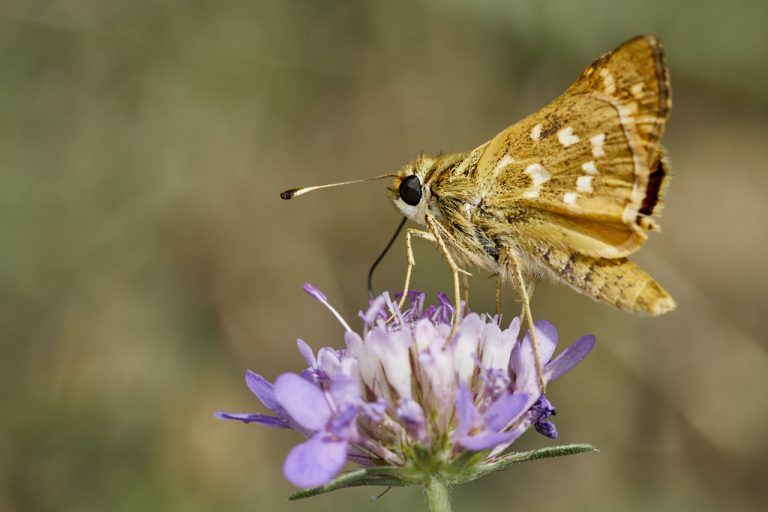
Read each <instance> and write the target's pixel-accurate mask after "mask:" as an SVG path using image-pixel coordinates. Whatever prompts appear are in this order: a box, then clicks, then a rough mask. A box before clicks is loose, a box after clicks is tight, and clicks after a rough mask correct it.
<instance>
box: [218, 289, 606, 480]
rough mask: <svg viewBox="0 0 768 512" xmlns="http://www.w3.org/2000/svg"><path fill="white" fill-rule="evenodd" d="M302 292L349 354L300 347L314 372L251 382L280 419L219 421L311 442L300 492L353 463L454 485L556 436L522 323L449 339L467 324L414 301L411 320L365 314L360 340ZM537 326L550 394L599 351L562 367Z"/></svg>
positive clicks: (584, 344) (581, 342)
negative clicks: (528, 440)
mask: <svg viewBox="0 0 768 512" xmlns="http://www.w3.org/2000/svg"><path fill="white" fill-rule="evenodd" d="M304 289H305V290H306V291H307V292H308V293H309V294H310V295H312V296H313V297H314V298H316V299H317V300H319V301H320V302H322V303H323V304H325V305H326V306H327V307H328V308H329V309H330V310H331V311H332V312H333V314H334V315H335V316H336V317H337V318H338V319H339V321H340V322H341V323H342V325H343V326H344V328H345V330H346V332H345V333H344V348H341V349H334V348H330V347H323V348H321V349H320V350H318V352H317V354H315V353H314V352H313V351H312V349H311V348H310V347H309V345H308V344H307V343H305V342H304V341H302V340H298V348H299V352H300V353H301V355H302V356H303V357H304V360H305V361H306V364H307V368H306V369H304V370H303V371H301V372H300V373H284V374H282V375H280V376H279V377H278V378H277V379H276V380H275V383H274V384H270V383H269V382H268V381H267V380H265V379H264V378H263V377H261V376H260V375H258V374H257V373H254V372H252V371H250V370H249V371H248V372H247V373H246V383H247V385H248V387H249V388H250V389H251V391H252V392H253V393H254V394H255V395H256V396H257V398H259V400H261V402H262V403H263V404H264V406H265V407H267V409H269V410H270V411H272V414H271V415H265V414H240V413H238V414H234V413H226V412H219V413H216V416H217V417H219V418H222V419H231V420H239V421H242V422H245V423H251V422H254V423H260V424H262V425H265V426H269V427H277V428H291V429H294V430H297V431H298V432H300V433H301V434H302V435H304V436H305V437H307V438H308V440H307V441H305V442H303V443H301V444H299V445H298V446H296V447H295V448H293V449H292V450H291V452H290V453H289V454H288V457H287V458H286V460H285V465H284V473H285V476H286V478H287V479H288V480H289V481H290V482H291V483H293V484H295V485H297V486H299V487H315V486H320V485H323V484H326V483H328V482H329V481H330V480H331V479H332V478H333V477H334V476H336V475H337V474H338V473H339V471H340V470H341V468H342V467H343V466H344V464H345V462H346V461H348V460H349V461H353V462H356V463H358V464H360V465H362V466H364V467H368V468H372V467H380V466H386V467H390V468H399V470H400V473H399V477H400V478H402V479H404V480H411V481H414V482H418V481H420V480H421V479H423V478H426V477H427V476H428V475H426V473H429V474H430V475H432V476H434V473H435V472H437V473H441V474H443V476H444V477H445V479H446V480H449V481H450V480H451V478H452V475H454V476H455V475H457V474H460V473H461V472H462V471H465V472H466V469H467V468H466V466H467V465H468V464H470V465H472V466H474V467H481V468H482V466H484V465H486V466H488V465H492V464H493V463H494V462H495V461H497V460H498V459H499V458H500V457H502V456H503V455H504V454H505V451H506V450H507V448H508V447H509V446H510V445H511V444H512V443H513V442H514V441H515V440H516V439H517V438H518V437H520V435H522V434H523V432H525V431H526V430H527V429H528V428H530V427H531V426H533V427H534V428H535V430H536V431H538V432H539V433H541V434H543V435H545V436H547V437H550V438H556V437H557V435H558V434H557V430H556V428H555V426H554V424H553V423H552V422H551V421H550V420H549V418H550V417H551V416H552V415H554V414H555V408H554V407H553V406H552V404H550V402H549V401H548V400H547V398H546V397H545V396H544V395H542V394H541V390H540V388H539V382H538V378H537V372H536V364H535V359H534V353H533V346H532V343H531V337H530V333H527V334H526V335H525V336H524V337H523V338H522V339H519V334H520V318H519V317H516V318H514V319H513V320H512V321H511V323H509V324H508V325H502V324H501V321H500V318H499V317H497V316H489V315H480V314H477V313H459V314H461V318H460V322H459V326H458V329H457V330H456V332H455V333H454V334H453V336H451V337H450V339H448V336H449V334H450V331H451V326H452V322H453V315H455V314H457V313H456V311H455V308H454V307H453V305H452V304H451V303H450V302H449V301H448V299H447V297H446V296H445V295H444V294H439V296H438V299H439V300H438V304H436V305H427V306H425V296H424V294H420V293H412V294H410V297H409V299H410V305H409V306H408V307H407V308H406V309H404V310H401V309H400V308H399V307H398V306H397V304H396V303H395V302H394V301H392V300H391V299H390V297H389V296H388V294H386V293H385V294H383V295H380V296H379V297H377V298H375V299H373V300H372V301H371V302H370V304H369V307H368V309H367V310H366V311H364V312H361V313H360V318H361V320H362V323H363V327H362V333H357V332H355V331H353V330H352V329H351V328H350V327H349V325H348V324H347V323H346V322H345V321H344V319H343V318H342V317H341V316H340V315H339V314H338V312H336V311H335V310H334V309H333V308H332V307H331V306H330V304H329V303H328V300H327V298H326V297H325V295H323V294H322V293H321V292H320V291H319V290H317V289H316V288H314V287H312V286H311V285H309V284H307V285H305V287H304ZM535 325H536V340H537V343H538V345H539V354H540V357H541V362H542V365H543V377H544V382H545V383H549V382H551V381H554V380H557V379H558V378H560V377H561V376H562V375H563V374H564V373H566V372H567V371H569V370H570V369H571V368H573V367H574V366H575V365H576V364H577V363H578V362H579V361H581V360H582V359H583V358H584V357H585V356H586V355H587V354H588V353H589V351H590V350H591V349H592V347H593V345H594V342H595V339H594V337H593V336H584V337H582V338H580V339H578V340H577V341H576V342H575V343H573V344H572V345H571V346H569V347H568V348H566V349H565V350H563V351H562V352H561V353H560V354H559V355H558V356H557V357H554V358H553V357H552V356H553V354H554V352H555V347H556V344H557V331H556V330H555V327H554V326H553V325H552V324H550V323H549V322H545V321H539V322H536V324H535ZM478 454H479V456H478Z"/></svg>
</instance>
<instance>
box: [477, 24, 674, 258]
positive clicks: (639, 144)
mask: <svg viewBox="0 0 768 512" xmlns="http://www.w3.org/2000/svg"><path fill="white" fill-rule="evenodd" d="M670 105H671V103H670V88H669V77H668V71H667V67H666V64H665V63H664V57H663V52H662V48H661V45H660V43H659V41H658V40H657V39H656V38H655V37H653V36H641V37H637V38H635V39H632V40H630V41H628V42H626V43H624V44H623V45H622V46H620V47H619V48H617V49H616V50H614V51H613V52H610V53H608V54H606V55H604V56H603V57H601V58H599V59H598V60H596V61H595V62H594V63H593V64H591V65H590V66H589V67H588V68H587V69H586V70H584V72H583V73H582V74H581V76H580V77H579V78H578V79H577V81H576V82H575V83H574V84H573V85H572V86H571V87H570V88H569V89H568V90H567V91H566V92H565V93H564V94H563V95H561V96H560V97H559V98H557V99H556V100H554V101H553V102H552V103H550V104H549V105H547V106H546V107H544V108H543V109H542V110H540V111H538V112H536V113H535V114H532V115H531V116H529V117H527V118H526V119H523V120H522V121H520V122H519V123H517V124H515V125H513V126H511V127H509V128H508V129H506V130H504V131H503V132H501V133H500V134H499V135H497V136H496V137H495V138H494V139H493V140H491V141H490V142H489V143H488V144H486V145H484V146H482V152H481V154H482V156H480V158H479V159H478V161H477V166H476V167H475V171H474V174H475V176H473V178H474V180H475V183H476V184H477V186H478V188H479V190H480V192H481V195H482V197H483V205H484V207H485V209H486V210H487V211H491V212H497V215H496V216H497V217H498V216H499V215H498V212H501V215H502V216H503V219H498V220H499V221H500V222H492V223H491V225H490V226H488V230H489V231H491V232H490V233H489V236H491V237H495V238H502V239H503V237H504V235H505V233H508V234H510V235H512V236H513V238H514V240H515V243H517V244H526V243H530V244H532V245H535V246H536V247H539V248H540V247H551V246H556V247H558V248H560V249H562V250H564V251H566V252H567V253H572V252H575V253H578V254H582V255H585V256H590V257H598V258H621V257H624V256H627V255H629V254H631V253H632V252H634V251H636V250H637V249H638V248H640V246H641V245H642V244H643V243H644V241H645V240H646V231H648V230H655V229H657V225H656V223H655V222H654V221H653V218H652V216H654V215H655V214H658V210H659V209H660V207H661V194H662V191H663V188H664V182H665V181H666V178H667V174H668V173H667V165H666V161H665V159H664V157H663V154H662V150H661V147H660V145H659V140H660V138H661V135H662V133H663V131H664V125H665V122H666V119H667V116H668V113H669V108H670ZM478 149H480V148H478ZM473 153H474V152H473ZM476 154H477V153H476Z"/></svg>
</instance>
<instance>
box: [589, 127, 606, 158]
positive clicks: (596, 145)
mask: <svg viewBox="0 0 768 512" xmlns="http://www.w3.org/2000/svg"><path fill="white" fill-rule="evenodd" d="M589 142H591V143H592V156H594V157H595V158H599V157H601V156H605V151H604V150H603V143H604V142H605V134H604V133H598V134H597V135H595V136H594V137H591V138H590V139H589Z"/></svg>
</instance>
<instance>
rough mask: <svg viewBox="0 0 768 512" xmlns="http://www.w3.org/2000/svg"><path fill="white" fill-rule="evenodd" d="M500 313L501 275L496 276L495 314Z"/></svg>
mask: <svg viewBox="0 0 768 512" xmlns="http://www.w3.org/2000/svg"><path fill="white" fill-rule="evenodd" d="M499 315H501V275H498V276H496V316H499Z"/></svg>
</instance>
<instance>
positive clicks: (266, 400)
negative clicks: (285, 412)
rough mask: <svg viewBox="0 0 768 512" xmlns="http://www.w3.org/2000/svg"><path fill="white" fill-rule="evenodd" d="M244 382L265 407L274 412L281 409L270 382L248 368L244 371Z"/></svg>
mask: <svg viewBox="0 0 768 512" xmlns="http://www.w3.org/2000/svg"><path fill="white" fill-rule="evenodd" d="M245 384H246V385H247V386H248V389H250V390H251V392H252V393H253V394H254V395H256V398H258V399H259V400H261V403H263V404H264V406H265V407H266V408H267V409H269V410H270V411H272V412H274V413H277V412H278V411H282V409H283V408H282V407H280V404H278V403H277V400H276V399H275V391H274V388H273V386H272V383H270V382H269V381H268V380H267V379H265V378H264V377H262V376H261V375H259V374H258V373H256V372H252V371H251V370H248V371H247V372H245Z"/></svg>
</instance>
